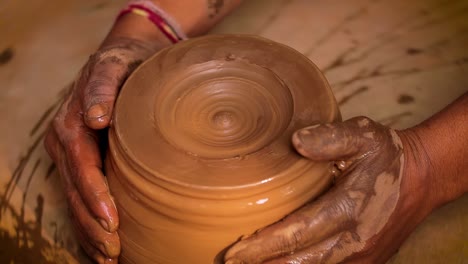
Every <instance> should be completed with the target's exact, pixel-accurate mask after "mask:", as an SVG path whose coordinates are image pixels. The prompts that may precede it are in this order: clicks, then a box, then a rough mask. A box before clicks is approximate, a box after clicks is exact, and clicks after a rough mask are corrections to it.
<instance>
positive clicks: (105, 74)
mask: <svg viewBox="0 0 468 264" xmlns="http://www.w3.org/2000/svg"><path fill="white" fill-rule="evenodd" d="M91 65H92V64H91ZM128 72H129V67H128V64H127V63H126V62H125V61H124V60H121V59H120V58H119V57H118V56H109V57H107V58H102V59H100V60H99V61H97V62H96V63H95V64H94V66H92V68H91V69H90V73H89V78H87V79H88V80H87V82H86V84H85V87H84V89H83V94H82V96H83V101H82V107H83V110H84V121H85V123H86V125H87V126H88V127H89V128H91V129H102V128H105V127H107V126H108V125H109V123H110V120H111V117H112V111H113V109H114V103H115V100H116V97H117V94H118V91H119V89H120V87H121V86H122V84H123V82H124V80H125V78H126V77H127V75H128Z"/></svg>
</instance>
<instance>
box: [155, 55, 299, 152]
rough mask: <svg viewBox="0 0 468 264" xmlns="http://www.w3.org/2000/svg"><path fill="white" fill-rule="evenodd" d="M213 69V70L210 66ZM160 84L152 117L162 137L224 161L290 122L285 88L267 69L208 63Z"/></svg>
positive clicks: (257, 147)
mask: <svg viewBox="0 0 468 264" xmlns="http://www.w3.org/2000/svg"><path fill="white" fill-rule="evenodd" d="M213 69H216V70H213ZM177 75H178V76H180V80H177V81H172V80H171V81H172V82H171V81H168V82H166V83H164V84H163V85H162V86H161V94H160V95H159V96H158V98H157V99H156V103H155V109H154V111H155V117H156V121H157V123H158V127H159V129H160V130H161V134H162V135H163V137H164V139H166V140H167V141H169V142H170V143H171V144H173V145H174V146H175V147H177V148H179V149H180V150H182V151H185V152H187V153H189V154H191V155H195V156H199V157H201V158H208V159H226V158H235V157H239V156H245V155H248V154H250V153H253V152H256V151H258V150H260V149H262V148H263V147H265V146H266V145H267V144H269V143H271V142H272V141H273V140H275V139H276V138H277V137H279V136H281V135H282V133H283V131H284V130H285V129H286V127H287V126H288V125H289V123H290V120H291V117H292V113H293V101H292V97H291V93H290V92H289V89H288V88H287V87H286V86H285V85H284V84H283V83H282V82H281V80H279V79H278V78H277V76H276V75H275V74H274V73H272V72H271V71H268V70H267V69H264V68H261V67H258V66H256V65H252V64H247V63H245V62H237V61H228V62H207V63H203V64H198V65H193V66H191V67H188V68H184V69H181V71H180V72H178V73H177Z"/></svg>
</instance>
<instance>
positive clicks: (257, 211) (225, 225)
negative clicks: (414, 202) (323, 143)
mask: <svg viewBox="0 0 468 264" xmlns="http://www.w3.org/2000/svg"><path fill="white" fill-rule="evenodd" d="M337 119H340V114H339V110H338V108H337V104H336V102H335V99H334V97H333V94H332V92H331V90H330V87H329V85H328V84H327V81H326V80H325V78H324V77H323V75H322V74H321V73H320V71H319V70H318V69H317V67H316V66H315V65H314V64H313V63H312V62H310V61H309V60H308V59H307V58H306V57H304V56H303V55H301V54H300V53H299V52H297V51H295V50H293V49H291V48H289V47H287V46H284V45H281V44H278V43H275V42H272V41H270V40H267V39H263V38H260V37H255V36H243V35H212V36H206V37H202V38H196V39H191V40H188V41H184V42H182V43H179V44H177V45H175V46H172V47H169V48H166V49H164V50H162V51H160V52H159V53H157V54H156V55H155V56H153V57H152V58H150V59H149V60H148V61H146V62H145V63H143V64H142V65H141V66H140V67H139V68H138V69H137V70H136V71H135V72H134V73H133V74H132V75H131V76H130V77H129V78H128V80H127V82H126V83H125V85H124V87H123V88H122V90H121V92H120V95H119V98H118V100H117V103H116V107H115V116H114V119H113V125H112V127H111V129H110V131H109V152H108V156H107V160H106V173H107V176H108V181H109V185H110V189H111V192H112V194H113V196H114V197H115V201H116V204H117V208H118V211H119V216H120V230H119V235H120V239H121V242H122V255H121V262H122V263H160V264H180V263H196V264H197V263H200V264H206V263H207V264H210V263H215V262H217V260H216V259H217V258H220V257H222V254H220V252H221V251H222V250H223V249H225V248H226V247H228V246H229V245H231V244H232V243H234V242H235V241H237V240H238V239H239V238H240V237H241V236H243V235H248V234H251V233H253V232H255V231H256V230H257V229H259V228H262V227H264V226H266V225H269V224H272V223H274V222H276V221H278V220H280V219H281V218H283V217H284V216H285V215H287V214H288V213H290V212H292V211H293V210H295V209H297V208H299V207H300V206H301V205H303V204H304V203H306V202H307V201H309V200H311V199H313V198H314V197H316V196H317V195H319V194H320V193H321V192H322V191H323V190H324V189H326V188H327V187H328V186H329V184H330V182H331V179H332V177H331V173H330V171H331V164H328V163H315V162H311V161H309V160H306V159H304V158H302V157H301V156H299V155H298V154H297V153H296V152H295V151H294V149H293V148H292V145H291V136H292V134H293V132H294V131H296V130H297V129H300V128H302V127H305V126H310V125H314V124H317V123H326V122H331V121H334V120H337Z"/></svg>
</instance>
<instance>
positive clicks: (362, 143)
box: [292, 117, 383, 161]
mask: <svg viewBox="0 0 468 264" xmlns="http://www.w3.org/2000/svg"><path fill="white" fill-rule="evenodd" d="M379 129H383V127H382V126H381V125H379V124H377V123H375V122H373V121H372V120H370V119H368V118H366V117H356V118H353V119H350V120H347V121H345V122H339V123H332V124H324V125H317V126H311V127H307V128H304V129H301V130H299V131H297V132H296V133H294V135H293V139H292V141H293V145H294V146H295V148H296V150H297V151H298V152H299V153H300V154H301V155H303V156H305V157H307V158H309V159H312V160H317V161H333V160H348V159H353V158H356V157H360V156H362V155H364V154H365V153H367V152H369V151H372V150H373V148H374V147H375V146H376V144H375V142H376V141H378V140H379V136H380V134H379V133H377V132H378V130H379Z"/></svg>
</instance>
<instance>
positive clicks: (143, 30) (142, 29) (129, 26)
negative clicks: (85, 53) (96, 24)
mask: <svg viewBox="0 0 468 264" xmlns="http://www.w3.org/2000/svg"><path fill="white" fill-rule="evenodd" d="M122 38H126V39H134V40H135V41H139V42H142V43H145V44H146V45H147V46H148V47H150V49H152V50H153V51H154V52H156V51H158V50H160V49H163V48H165V47H167V46H169V45H171V44H172V43H171V41H170V40H169V39H168V38H167V37H166V36H165V35H164V34H163V33H162V32H161V31H160V30H159V29H158V27H157V26H156V25H154V24H153V23H152V22H151V21H150V20H148V19H147V18H146V17H143V16H140V15H136V14H132V13H129V14H126V15H124V16H122V17H120V18H119V19H118V20H117V21H116V22H115V23H114V26H113V27H112V29H111V31H110V32H109V34H108V35H107V37H106V38H105V40H104V42H103V43H102V45H101V47H105V46H107V45H110V44H112V43H115V42H116V41H118V40H119V39H122Z"/></svg>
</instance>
